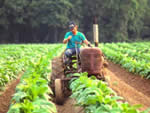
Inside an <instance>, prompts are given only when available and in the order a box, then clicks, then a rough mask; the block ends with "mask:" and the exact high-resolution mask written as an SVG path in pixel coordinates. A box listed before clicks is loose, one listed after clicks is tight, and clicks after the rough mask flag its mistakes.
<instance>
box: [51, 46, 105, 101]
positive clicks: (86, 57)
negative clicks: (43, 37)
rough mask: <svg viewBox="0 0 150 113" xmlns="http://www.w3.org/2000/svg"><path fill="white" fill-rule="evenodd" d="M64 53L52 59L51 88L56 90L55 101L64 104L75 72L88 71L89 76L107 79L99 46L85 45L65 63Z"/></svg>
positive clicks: (69, 92)
mask: <svg viewBox="0 0 150 113" xmlns="http://www.w3.org/2000/svg"><path fill="white" fill-rule="evenodd" d="M64 58H65V57H64V53H63V54H62V55H61V56H59V57H55V58H54V59H52V75H51V88H52V90H53V92H54V96H55V102H56V103H57V104H63V103H64V101H65V98H67V97H68V96H69V95H70V94H71V91H70V90H69V81H70V80H71V79H72V78H74V77H77V76H69V77H68V75H73V74H74V73H80V72H87V73H88V76H92V75H94V76H95V77H96V78H97V79H99V80H105V77H104V74H105V67H106V66H107V62H105V60H104V57H103V53H102V51H101V50H100V49H99V48H97V47H84V48H82V49H81V51H80V53H79V54H77V52H76V55H75V56H72V57H71V58H70V60H69V61H70V62H69V63H68V64H65V59H64Z"/></svg>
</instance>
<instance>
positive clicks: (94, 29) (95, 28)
mask: <svg viewBox="0 0 150 113" xmlns="http://www.w3.org/2000/svg"><path fill="white" fill-rule="evenodd" d="M93 37H94V43H95V47H98V43H99V38H98V37H99V36H98V24H97V17H96V16H95V17H94V20H93Z"/></svg>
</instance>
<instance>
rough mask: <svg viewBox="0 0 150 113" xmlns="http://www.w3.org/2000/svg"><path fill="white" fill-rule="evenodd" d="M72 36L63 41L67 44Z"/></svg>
mask: <svg viewBox="0 0 150 113" xmlns="http://www.w3.org/2000/svg"><path fill="white" fill-rule="evenodd" d="M71 38H72V36H71V35H70V36H69V37H68V38H67V39H64V40H63V43H64V44H66V43H67V42H68V41H69V40H70V39H71Z"/></svg>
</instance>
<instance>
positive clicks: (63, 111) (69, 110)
mask: <svg viewBox="0 0 150 113" xmlns="http://www.w3.org/2000/svg"><path fill="white" fill-rule="evenodd" d="M56 108H57V112H58V113H84V109H83V108H81V107H77V106H75V100H73V99H70V98H68V99H67V100H66V101H65V103H64V104H63V105H57V104H56Z"/></svg>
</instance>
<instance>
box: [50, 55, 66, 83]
mask: <svg viewBox="0 0 150 113" xmlns="http://www.w3.org/2000/svg"><path fill="white" fill-rule="evenodd" d="M64 77H65V76H64V67H63V62H62V58H61V57H56V58H54V59H52V75H51V80H52V81H54V80H55V79H57V78H60V79H61V78H64Z"/></svg>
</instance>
